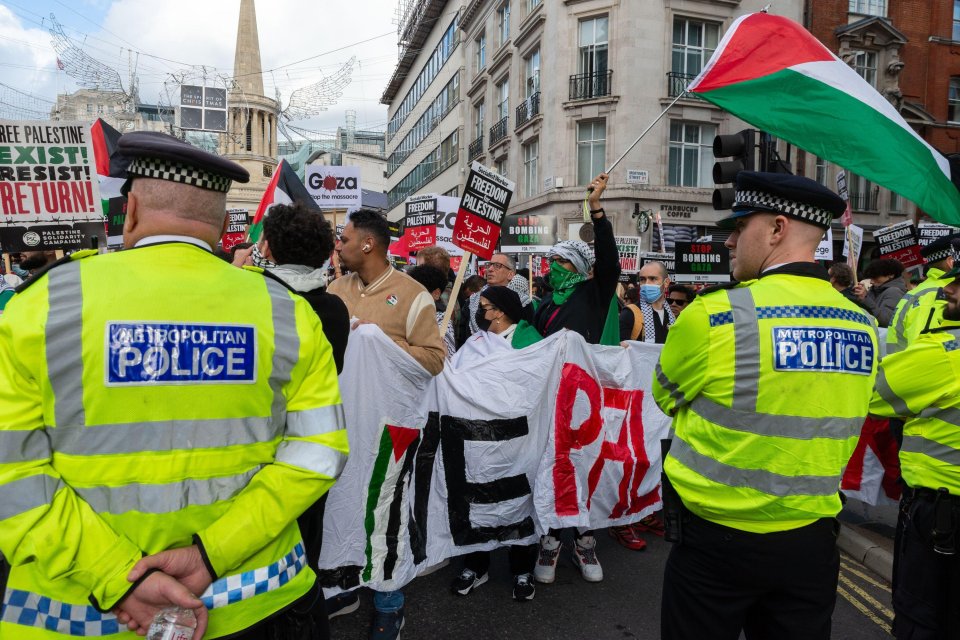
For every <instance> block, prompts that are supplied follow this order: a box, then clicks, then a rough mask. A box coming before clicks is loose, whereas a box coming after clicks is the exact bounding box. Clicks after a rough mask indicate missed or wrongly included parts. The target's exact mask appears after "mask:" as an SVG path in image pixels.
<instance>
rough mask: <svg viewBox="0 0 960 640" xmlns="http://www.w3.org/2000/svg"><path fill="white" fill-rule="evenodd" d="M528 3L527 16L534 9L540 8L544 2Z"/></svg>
mask: <svg viewBox="0 0 960 640" xmlns="http://www.w3.org/2000/svg"><path fill="white" fill-rule="evenodd" d="M526 2H527V14H529V13H531V12H532V11H533V10H534V9H536V8H537V7H539V6H540V3H541V2H543V0H526Z"/></svg>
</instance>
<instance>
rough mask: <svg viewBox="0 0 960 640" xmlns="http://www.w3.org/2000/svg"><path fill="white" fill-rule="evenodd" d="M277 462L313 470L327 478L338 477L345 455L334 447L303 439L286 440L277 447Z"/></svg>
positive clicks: (345, 459) (345, 460)
mask: <svg viewBox="0 0 960 640" xmlns="http://www.w3.org/2000/svg"><path fill="white" fill-rule="evenodd" d="M277 462H281V463H283V464H289V465H290V466H293V467H299V468H301V469H306V470H307V471H313V472H314V473H319V474H320V475H324V476H327V477H328V478H338V477H340V472H341V471H343V465H345V464H346V463H347V456H345V455H343V454H342V453H340V452H339V451H336V450H335V449H331V448H330V447H327V446H324V445H322V444H317V443H315V442H306V441H304V440H286V441H284V442H281V443H280V446H279V447H277Z"/></svg>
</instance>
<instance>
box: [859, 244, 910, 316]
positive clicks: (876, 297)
mask: <svg viewBox="0 0 960 640" xmlns="http://www.w3.org/2000/svg"><path fill="white" fill-rule="evenodd" d="M863 275H864V277H865V278H868V279H869V280H870V288H869V289H867V288H866V287H864V286H863V285H862V284H857V285H856V286H854V287H853V295H855V296H856V297H857V298H859V299H860V302H862V303H863V307H864V308H865V309H866V310H867V311H869V312H870V313H871V314H872V315H873V316H874V317H875V318H876V319H877V323H878V324H879V325H880V326H881V327H886V326H888V325H889V324H890V321H891V320H892V319H893V313H894V311H895V310H896V308H897V303H898V302H900V298H902V297H903V294H904V293H906V292H907V288H906V285H904V283H903V278H901V277H900V276H901V275H903V265H902V264H900V262H899V261H898V260H894V259H893V258H879V259H877V260H874V261H873V262H871V263H870V264H868V265H867V268H866V269H864V270H863Z"/></svg>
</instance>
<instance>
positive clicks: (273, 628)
mask: <svg viewBox="0 0 960 640" xmlns="http://www.w3.org/2000/svg"><path fill="white" fill-rule="evenodd" d="M226 640H330V626H329V623H328V622H327V610H326V607H324V604H323V589H321V588H320V587H319V585H317V584H314V585H313V588H311V589H310V591H308V592H307V593H306V594H305V595H304V596H303V597H301V598H299V599H298V600H296V601H295V602H294V603H293V604H291V605H290V606H289V607H287V608H286V609H284V610H283V611H281V612H280V613H278V614H276V615H274V616H273V617H271V618H269V619H267V620H265V621H264V622H261V623H259V624H257V625H255V626H253V627H250V628H249V629H246V630H244V631H241V632H239V633H235V634H233V635H231V636H227V638H226Z"/></svg>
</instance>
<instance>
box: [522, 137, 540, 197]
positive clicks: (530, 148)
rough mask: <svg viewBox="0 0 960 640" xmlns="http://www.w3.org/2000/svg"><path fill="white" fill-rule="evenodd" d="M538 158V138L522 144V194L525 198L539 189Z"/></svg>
mask: <svg viewBox="0 0 960 640" xmlns="http://www.w3.org/2000/svg"><path fill="white" fill-rule="evenodd" d="M539 159H540V141H539V140H534V141H533V142H529V143H527V144H525V145H523V196H524V197H525V198H532V197H533V196H535V195H537V193H539V191H540V178H539V173H538V171H537V162H538V161H539Z"/></svg>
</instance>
